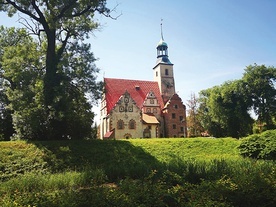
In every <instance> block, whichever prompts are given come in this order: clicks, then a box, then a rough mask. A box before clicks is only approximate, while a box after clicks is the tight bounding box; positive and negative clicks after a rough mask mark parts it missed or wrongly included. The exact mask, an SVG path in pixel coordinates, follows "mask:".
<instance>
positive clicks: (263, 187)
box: [0, 138, 276, 207]
mask: <svg viewBox="0 0 276 207" xmlns="http://www.w3.org/2000/svg"><path fill="white" fill-rule="evenodd" d="M239 143H240V141H239V140H236V139H232V138H224V139H211V138H193V139H180V138H179V139H131V140H124V141H100V140H93V141H53V142H33V143H27V142H24V141H17V142H0V184H1V182H2V185H0V197H3V198H4V199H3V202H2V203H1V199H0V205H1V206H28V205H30V204H31V205H32V206H59V207H60V206H91V203H95V202H96V203H98V204H97V205H98V206H166V205H168V206H173V205H172V204H170V202H171V201H172V202H174V203H176V204H177V205H176V204H175V205H176V206H202V205H203V204H204V206H256V207H257V206H274V204H275V203H276V198H275V197H274V194H273V192H274V190H275V162H266V161H252V160H250V159H244V158H242V157H241V156H239V154H238V150H237V146H238V145H239ZM23 174H24V176H22V177H21V176H20V175H23ZM17 177H18V179H17ZM13 178H14V179H13ZM138 180H140V181H138ZM111 183H115V185H114V186H115V187H114V186H113V184H112V185H111ZM106 184H107V185H106ZM117 186H120V187H118V188H117ZM114 188H116V189H117V190H116V191H114ZM167 199H169V200H167ZM116 203H117V204H116ZM207 203H208V204H207ZM180 204H181V205H180ZM262 204H264V205H262Z"/></svg>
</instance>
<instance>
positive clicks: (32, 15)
mask: <svg viewBox="0 0 276 207" xmlns="http://www.w3.org/2000/svg"><path fill="white" fill-rule="evenodd" d="M6 1H7V4H10V5H12V6H13V7H14V8H15V9H17V10H18V11H20V12H22V13H23V14H26V15H28V16H30V17H31V18H33V19H35V20H36V21H38V22H40V19H39V17H37V16H35V15H34V14H32V13H31V12H30V11H29V10H27V9H23V8H21V7H20V6H18V5H17V4H16V3H15V2H13V1H11V0H6Z"/></svg>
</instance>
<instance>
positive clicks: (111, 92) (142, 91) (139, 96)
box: [104, 78, 164, 114]
mask: <svg viewBox="0 0 276 207" xmlns="http://www.w3.org/2000/svg"><path fill="white" fill-rule="evenodd" d="M104 83H105V91H104V92H105V98H106V103H107V113H108V114H109V113H110V111H111V110H112V108H113V107H114V106H115V104H116V102H117V101H118V100H119V98H120V97H121V96H122V94H124V93H125V92H126V91H127V92H128V93H129V94H130V96H131V98H132V99H133V100H134V101H135V103H136V104H137V106H138V107H139V108H140V109H142V107H143V103H144V100H145V98H146V96H147V94H148V93H149V92H150V91H152V92H153V93H154V94H155V96H156V98H157V100H158V103H159V104H160V106H161V109H162V108H163V107H164V103H163V100H162V97H161V94H160V91H159V86H158V83H157V82H155V81H142V80H129V79H117V78H104Z"/></svg>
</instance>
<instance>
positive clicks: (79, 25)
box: [0, 0, 110, 140]
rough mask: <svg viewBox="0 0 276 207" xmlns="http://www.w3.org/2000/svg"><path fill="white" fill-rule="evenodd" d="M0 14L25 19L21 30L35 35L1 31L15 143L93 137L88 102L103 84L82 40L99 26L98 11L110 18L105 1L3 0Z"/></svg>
mask: <svg viewBox="0 0 276 207" xmlns="http://www.w3.org/2000/svg"><path fill="white" fill-rule="evenodd" d="M0 10H1V11H4V12H7V13H8V15H9V16H12V15H14V14H15V13H17V12H18V13H23V14H24V15H26V16H28V17H29V18H30V20H27V19H25V21H26V22H25V24H24V25H27V29H29V30H31V33H32V34H34V35H37V38H34V39H33V38H31V37H30V36H29V35H27V33H26V32H25V31H24V30H12V29H7V30H6V31H5V30H4V29H3V28H1V38H0V47H1V49H0V54H1V58H0V67H1V75H2V70H3V77H4V80H5V81H6V82H7V83H8V84H7V85H5V87H6V90H5V95H7V96H8V103H5V104H6V105H9V106H8V107H9V108H10V109H11V110H12V112H11V113H12V116H13V125H14V128H15V131H16V136H15V138H20V139H28V140H30V139H33V140H38V139H40V140H45V139H48V140H53V139H80V138H86V139H87V138H91V135H92V130H91V125H92V124H93V118H94V113H93V112H92V111H91V108H92V103H93V102H95V100H97V99H98V98H99V94H100V90H101V89H102V84H101V82H97V81H96V76H95V74H96V73H97V72H98V69H97V68H96V66H95V64H94V62H95V60H96V59H95V58H94V56H93V53H92V52H91V51H90V44H87V43H84V41H85V39H87V38H88V35H89V33H90V32H91V31H93V30H95V29H97V28H98V26H99V23H98V22H96V20H95V19H94V15H95V13H96V12H98V13H100V14H104V15H105V16H110V10H109V9H108V8H107V7H106V0H99V1H95V0H91V1H86V0H82V1H43V0H41V1H32V2H30V1H24V0H23V1H16V2H13V1H9V0H4V1H0ZM16 31H20V32H19V33H17V32H16ZM22 31H23V32H22ZM23 33H24V34H25V35H22V34H23ZM5 34H8V36H6V35H5ZM13 36H15V38H11V37H13ZM18 37H22V40H20V38H18ZM35 40H37V41H35ZM6 43H8V44H6ZM2 56H3V58H2ZM1 78H2V76H1ZM1 83H2V80H1ZM2 87H3V86H1V88H2ZM1 92H2V91H1ZM88 99H89V100H88ZM1 101H2V99H1Z"/></svg>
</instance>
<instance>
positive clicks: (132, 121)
mask: <svg viewBox="0 0 276 207" xmlns="http://www.w3.org/2000/svg"><path fill="white" fill-rule="evenodd" d="M135 128H136V122H135V121H134V120H133V119H131V120H130V121H129V129H135Z"/></svg>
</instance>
